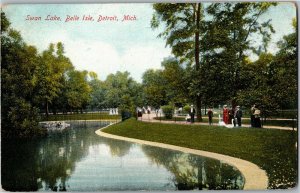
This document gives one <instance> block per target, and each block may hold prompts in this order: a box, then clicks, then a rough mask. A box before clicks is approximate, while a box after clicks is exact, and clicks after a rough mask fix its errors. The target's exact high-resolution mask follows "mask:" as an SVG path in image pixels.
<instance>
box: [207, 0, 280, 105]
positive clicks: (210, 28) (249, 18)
mask: <svg viewBox="0 0 300 193" xmlns="http://www.w3.org/2000/svg"><path fill="white" fill-rule="evenodd" d="M274 5H276V3H269V2H263V3H252V2H251V3H244V2H243V3H213V4H211V5H209V6H208V7H207V13H208V15H209V16H210V17H211V18H210V19H207V20H206V22H205V25H204V31H205V32H206V33H205V35H204V36H203V39H202V42H203V43H202V44H201V45H202V46H201V49H202V50H204V51H205V52H204V53H203V57H202V63H203V65H204V66H205V67H203V69H207V68H210V66H211V65H213V63H218V66H217V67H219V68H220V72H221V74H224V75H226V76H227V78H226V81H224V82H223V83H222V86H223V87H225V88H226V90H227V91H230V92H229V93H228V92H225V93H224V94H225V95H226V96H228V98H227V99H225V100H231V102H232V106H233V107H234V106H235V105H236V97H237V92H238V91H239V90H241V89H243V85H242V81H241V69H242V66H243V65H244V62H245V61H246V58H247V56H248V53H249V51H251V50H252V51H253V52H254V53H256V54H260V53H261V52H262V50H264V52H267V46H268V43H269V41H270V39H271V34H272V33H274V32H275V31H274V29H273V27H272V25H271V23H270V22H271V19H269V20H267V21H260V22H259V18H260V17H261V16H262V15H263V14H264V13H266V12H267V10H268V9H269V8H270V7H271V6H274ZM258 38H261V40H262V44H260V45H258V46H256V47H254V46H253V45H254V44H253V43H252V40H253V39H258ZM215 56H217V57H216V59H215V60H214V58H215ZM219 59H221V60H219ZM224 72H225V73H224ZM203 74H205V75H210V73H203ZM204 77H205V76H204ZM206 79H207V77H205V80H206ZM206 82H207V83H208V84H210V81H206ZM208 87H209V85H208V86H207V85H205V86H203V88H205V89H206V88H208ZM224 102H225V101H224Z"/></svg>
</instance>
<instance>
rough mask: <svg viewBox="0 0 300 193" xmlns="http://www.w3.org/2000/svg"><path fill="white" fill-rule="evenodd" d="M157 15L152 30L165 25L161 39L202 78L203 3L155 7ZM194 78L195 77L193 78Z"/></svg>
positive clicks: (155, 14) (154, 17)
mask: <svg viewBox="0 0 300 193" xmlns="http://www.w3.org/2000/svg"><path fill="white" fill-rule="evenodd" d="M153 8H154V10H155V13H154V14H153V18H152V21H151V26H152V28H158V26H159V24H160V21H162V22H163V23H164V24H165V30H164V31H163V32H162V33H160V34H159V37H164V38H166V45H168V46H170V47H171V48H172V53H173V54H174V55H175V56H176V57H178V58H179V59H180V61H181V62H187V63H188V64H194V69H195V74H194V75H196V76H197V79H198V78H201V73H200V69H201V65H200V36H201V31H200V29H201V24H202V19H203V9H202V5H201V3H176V4H171V3H168V4H161V3H157V4H154V5H153ZM191 77H194V76H191ZM201 95H202V93H200V92H196V95H194V98H195V99H196V108H197V118H198V120H200V121H201V120H202V115H201V97H202V96H201Z"/></svg>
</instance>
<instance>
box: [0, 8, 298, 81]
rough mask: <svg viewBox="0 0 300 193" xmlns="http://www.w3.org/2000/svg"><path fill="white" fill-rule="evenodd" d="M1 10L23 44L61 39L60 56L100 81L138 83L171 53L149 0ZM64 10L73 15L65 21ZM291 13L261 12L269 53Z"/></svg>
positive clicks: (286, 27)
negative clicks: (154, 24) (122, 74)
mask: <svg viewBox="0 0 300 193" xmlns="http://www.w3.org/2000/svg"><path fill="white" fill-rule="evenodd" d="M2 9H3V11H4V12H5V13H6V16H7V18H8V19H9V20H10V22H11V27H12V28H14V29H16V30H18V31H20V33H21V35H22V37H23V39H24V40H25V42H26V43H28V44H30V45H34V46H36V47H37V48H38V50H39V51H40V52H41V51H43V50H45V49H47V48H48V46H49V44H50V43H57V42H62V43H63V44H64V47H65V55H66V56H67V57H69V58H70V59H71V62H72V63H73V65H74V66H75V68H76V69H77V70H88V71H94V72H96V73H97V74H98V78H99V79H101V80H105V79H106V76H107V75H109V74H110V73H115V72H117V71H128V72H130V74H131V76H132V77H133V78H134V79H135V80H137V81H138V82H141V78H142V74H143V72H145V71H146V70H147V69H149V68H153V69H159V68H161V62H162V61H163V59H164V58H167V57H169V56H171V49H170V48H169V47H166V46H165V40H164V39H163V38H158V37H157V35H158V34H159V32H161V31H162V30H163V28H159V29H156V30H153V29H151V26H150V21H151V18H152V14H153V9H152V4H150V3H123V4H120V3H118V4H31V5H28V4H27V5H26V4H22V5H20V4H19V5H17V4H15V5H12V4H11V5H5V6H3V7H2ZM28 15H30V16H34V17H41V21H29V20H26V18H27V16H28ZM48 15H50V16H56V17H60V18H61V21H46V20H44V19H45V18H46V17H47V16H48ZM68 15H69V16H71V17H73V16H78V17H79V20H78V21H72V22H65V18H66V17H67V16H68ZM84 15H85V16H88V15H90V16H92V17H93V18H94V21H82V17H83V16H84ZM100 15H101V16H102V17H105V16H109V17H117V18H118V21H100V22H97V20H98V18H99V16H100ZM124 15H130V16H131V17H132V18H134V16H135V18H136V20H131V21H130V20H127V21H123V22H122V19H123V17H124ZM295 16H296V7H295V5H294V4H292V3H280V4H279V5H278V6H276V7H273V8H271V9H270V10H269V11H268V12H267V13H266V14H265V15H264V16H263V17H262V20H265V19H266V20H267V19H269V18H270V19H272V24H273V27H274V29H275V31H276V33H275V34H273V35H272V40H271V44H270V46H269V51H270V52H272V53H275V52H276V51H278V48H277V46H276V42H277V41H278V40H280V39H281V38H282V37H283V35H287V34H289V33H292V31H293V28H292V25H291V21H292V18H293V17H295ZM257 41H259V40H257ZM253 58H255V57H253Z"/></svg>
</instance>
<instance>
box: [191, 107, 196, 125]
mask: <svg viewBox="0 0 300 193" xmlns="http://www.w3.org/2000/svg"><path fill="white" fill-rule="evenodd" d="M195 113H196V110H195V108H194V105H191V113H190V115H191V123H194V122H195Z"/></svg>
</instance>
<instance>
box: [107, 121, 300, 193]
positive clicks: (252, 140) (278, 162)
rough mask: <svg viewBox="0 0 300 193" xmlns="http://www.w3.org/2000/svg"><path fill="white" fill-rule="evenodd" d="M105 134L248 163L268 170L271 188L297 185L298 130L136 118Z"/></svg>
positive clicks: (110, 128)
mask: <svg viewBox="0 0 300 193" xmlns="http://www.w3.org/2000/svg"><path fill="white" fill-rule="evenodd" d="M103 131H104V132H107V133H111V134H115V135H120V136H126V137H130V138H137V139H143V140H147V141H155V142H161V143H167V144H172V145H177V146H182V147H188V148H193V149H200V150H205V151H210V152H215V153H221V154H226V155H229V156H233V157H237V158H241V159H244V160H248V161H250V162H253V163H255V164H257V165H258V166H260V167H261V168H262V169H264V170H266V171H267V174H268V176H269V188H271V189H273V188H274V189H275V188H291V187H295V186H296V183H297V165H298V161H297V149H296V147H295V143H296V141H297V132H296V131H286V130H275V129H260V128H237V129H230V128H226V127H218V126H203V125H176V124H162V123H148V122H141V121H136V120H135V119H129V120H127V121H125V122H122V123H119V124H115V125H112V126H110V127H108V128H106V129H104V130H103Z"/></svg>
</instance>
